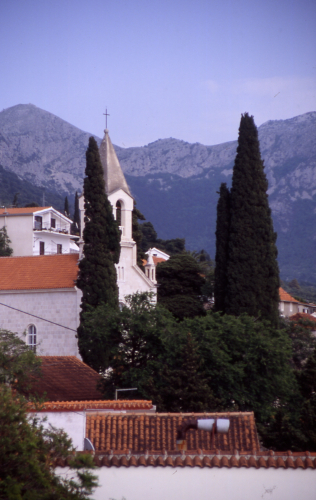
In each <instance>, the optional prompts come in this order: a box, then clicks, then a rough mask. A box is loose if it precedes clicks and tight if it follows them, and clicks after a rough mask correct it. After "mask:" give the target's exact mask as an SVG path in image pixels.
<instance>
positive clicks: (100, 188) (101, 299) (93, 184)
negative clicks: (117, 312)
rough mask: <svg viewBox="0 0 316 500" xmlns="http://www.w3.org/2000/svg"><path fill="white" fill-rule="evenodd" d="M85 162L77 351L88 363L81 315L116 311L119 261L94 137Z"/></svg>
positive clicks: (115, 231) (117, 241) (116, 232)
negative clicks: (108, 309) (106, 306)
mask: <svg viewBox="0 0 316 500" xmlns="http://www.w3.org/2000/svg"><path fill="white" fill-rule="evenodd" d="M86 159H87V163H86V177H85V179H84V197H85V204H84V208H85V228H84V231H83V240H84V248H83V253H84V257H83V258H82V259H81V261H80V262H79V276H78V279H77V286H78V288H80V289H81V290H82V300H81V314H80V326H79V328H78V339H79V342H78V343H79V351H80V354H81V356H82V358H83V360H84V361H86V362H88V361H87V360H88V355H87V354H86V352H87V350H88V347H87V345H88V344H89V343H90V340H91V339H89V333H88V331H87V330H86V329H85V325H84V317H83V313H85V312H86V311H88V310H90V309H91V307H92V308H95V307H97V306H99V305H100V304H102V303H105V304H110V305H111V306H112V307H113V308H118V288H117V283H116V270H115V266H114V264H115V263H117V262H118V261H119V256H120V233H119V229H118V226H117V224H116V222H115V220H114V217H113V214H112V207H111V204H110V202H109V200H108V198H107V195H106V193H105V186H104V179H103V168H102V164H101V160H100V155H99V150H98V145H97V143H96V141H95V139H94V138H93V137H90V139H89V146H88V149H87V152H86Z"/></svg>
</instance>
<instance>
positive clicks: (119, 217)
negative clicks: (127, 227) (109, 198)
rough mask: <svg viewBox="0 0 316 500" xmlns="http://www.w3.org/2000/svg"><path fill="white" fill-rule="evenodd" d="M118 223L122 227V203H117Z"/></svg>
mask: <svg viewBox="0 0 316 500" xmlns="http://www.w3.org/2000/svg"><path fill="white" fill-rule="evenodd" d="M116 222H117V225H118V226H121V225H122V206H121V202H120V201H117V202H116Z"/></svg>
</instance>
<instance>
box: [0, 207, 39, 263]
mask: <svg viewBox="0 0 316 500" xmlns="http://www.w3.org/2000/svg"><path fill="white" fill-rule="evenodd" d="M3 226H5V227H6V229H7V234H8V236H9V239H10V240H11V243H10V247H11V248H12V249H13V254H12V256H13V257H17V256H26V255H33V214H30V215H25V216H23V215H20V216H18V217H16V216H3V215H1V216H0V227H3Z"/></svg>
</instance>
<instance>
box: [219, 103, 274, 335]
mask: <svg viewBox="0 0 316 500" xmlns="http://www.w3.org/2000/svg"><path fill="white" fill-rule="evenodd" d="M267 188H268V183H267V179H266V176H265V173H264V169H263V162H262V160H261V155H260V148H259V140H258V131H257V128H256V126H255V123H254V119H253V117H252V116H249V115H248V114H247V113H245V114H244V115H242V116H241V121H240V127H239V137H238V147H237V155H236V159H235V164H234V170H233V179H232V188H231V193H230V203H231V219H230V231H229V257H228V266H227V281H228V285H227V296H226V312H227V313H228V314H233V315H236V316H238V315H240V314H242V313H243V312H247V313H248V314H250V315H251V316H255V317H257V316H260V317H262V318H265V319H268V320H269V321H271V323H272V324H273V325H275V326H277V325H278V318H279V311H278V304H279V270H278V264H277V260H276V258H277V249H276V245H275V242H276V233H274V231H273V224H272V218H271V210H270V208H269V203H268V196H267V193H266V191H267Z"/></svg>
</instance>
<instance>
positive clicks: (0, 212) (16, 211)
mask: <svg viewBox="0 0 316 500" xmlns="http://www.w3.org/2000/svg"><path fill="white" fill-rule="evenodd" d="M48 208H53V207H24V208H0V215H4V214H5V213H6V214H9V215H20V214H33V213H34V212H40V211H41V210H47V209H48Z"/></svg>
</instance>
